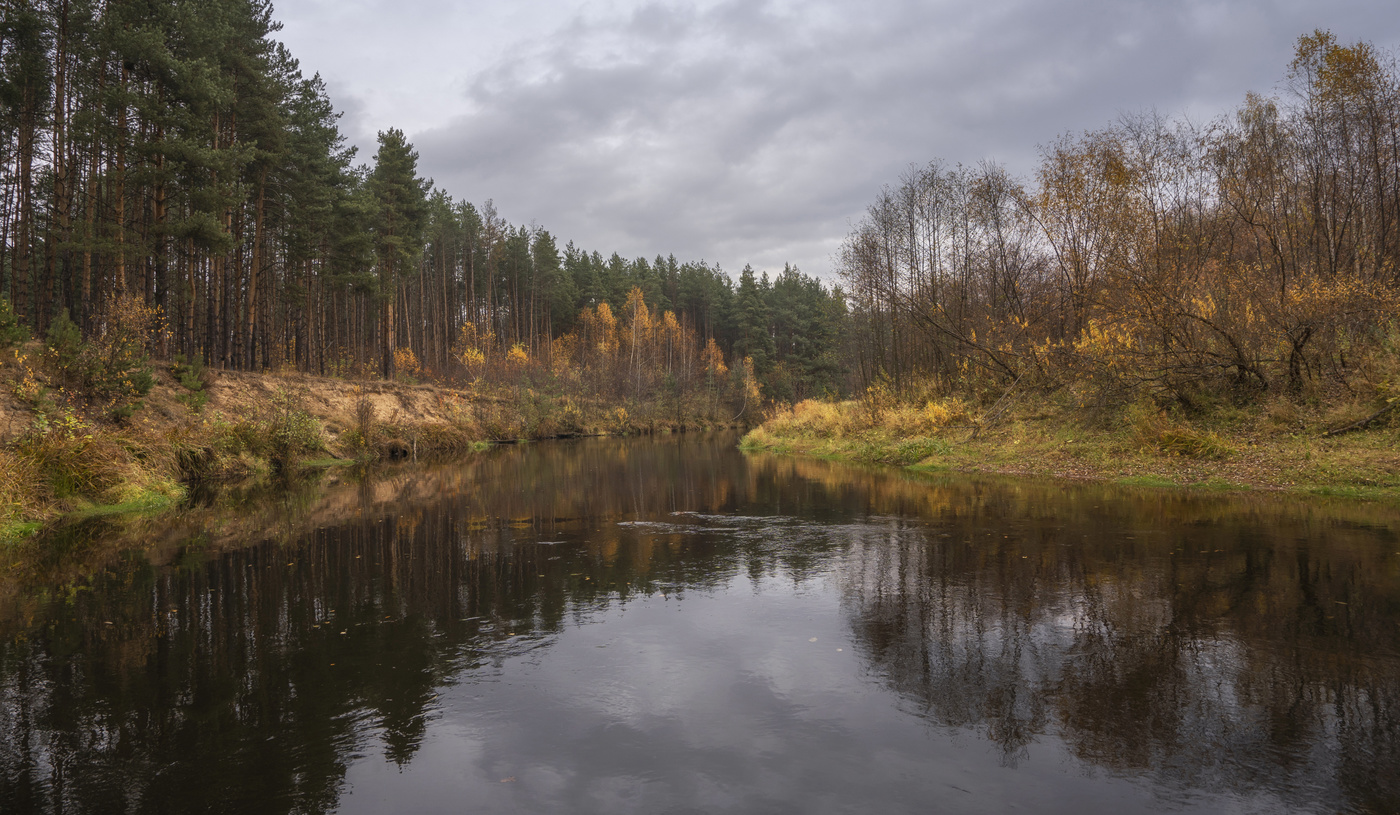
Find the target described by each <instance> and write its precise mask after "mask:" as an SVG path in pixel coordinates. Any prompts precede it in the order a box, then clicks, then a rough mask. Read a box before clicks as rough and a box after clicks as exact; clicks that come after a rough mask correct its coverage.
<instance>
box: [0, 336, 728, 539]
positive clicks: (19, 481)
mask: <svg viewBox="0 0 1400 815" xmlns="http://www.w3.org/2000/svg"><path fill="white" fill-rule="evenodd" d="M24 359H25V357H24V355H23V354H17V355H16V357H15V359H14V360H6V364H4V365H0V541H4V540H7V539H8V540H13V539H15V538H18V537H25V536H29V535H32V534H34V533H35V532H36V531H38V530H39V529H41V528H43V527H45V526H46V525H50V524H52V523H54V522H55V521H57V520H58V519H60V518H67V517H73V516H75V515H99V514H109V513H121V512H130V511H146V512H151V511H163V510H168V509H171V508H173V507H176V506H179V505H180V503H181V502H182V501H183V500H184V498H185V496H186V492H187V489H188V485H189V484H190V483H193V482H201V481H231V480H253V481H257V480H268V479H271V478H274V477H281V476H285V475H286V474H288V473H290V472H293V471H296V470H300V469H305V468H308V467H333V466H342V465H352V464H366V463H372V462H377V461H386V460H413V459H434V458H443V457H446V456H451V455H460V454H462V453H466V452H469V451H471V450H473V449H480V448H481V447H484V446H486V445H489V444H492V443H497V442H509V441H521V440H534V439H543V438H557V437H569V436H581V435H604V434H630V433H655V432H670V431H677V430H688V429H700V428H708V427H714V426H717V425H718V424H719V421H718V419H717V417H714V416H706V415H702V414H701V413H700V412H698V411H694V410H681V409H678V408H677V406H676V405H674V404H660V403H653V402H636V401H633V400H628V399H625V398H619V399H616V400H611V401H604V400H601V399H598V398H589V397H581V396H570V395H565V394H551V393H546V392H540V391H536V390H534V389H531V388H529V387H523V386H522V387H514V388H496V389H486V388H453V387H447V386H443V385H438V384H431V383H413V382H399V381H382V380H347V379H336V378H330V377H318V376H310V375H307V374H302V373H296V372H288V373H250V372H239V371H210V370H204V371H199V372H197V373H196V374H192V373H191V371H190V369H188V368H187V367H186V368H182V367H181V366H180V365H178V364H170V363H166V364H154V365H152V367H151V371H152V373H153V375H154V380H155V381H154V384H153V386H152V387H151V389H150V390H149V391H148V392H147V393H145V394H144V395H143V396H142V397H141V399H140V402H139V403H138V407H137V408H136V409H135V410H134V412H133V413H132V414H131V416H130V417H129V418H127V419H126V420H125V421H123V422H121V423H119V424H113V423H110V422H103V421H95V420H92V419H90V418H88V417H87V416H86V415H85V414H84V412H83V411H82V410H81V409H80V408H74V407H71V406H69V405H67V404H65V403H63V402H62V401H61V400H58V399H54V398H50V397H49V396H43V397H38V398H28V399H26V398H24V397H25V395H26V388H29V389H30V392H32V391H33V390H34V386H33V385H32V382H33V381H34V377H35V376H36V374H35V369H34V368H33V367H30V366H27V365H26V364H25V362H24ZM41 375H42V374H40V376H41ZM26 377H28V379H26ZM53 390H54V389H53V388H49V389H48V391H49V392H52V391H53Z"/></svg>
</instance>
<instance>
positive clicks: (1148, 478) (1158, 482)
mask: <svg viewBox="0 0 1400 815" xmlns="http://www.w3.org/2000/svg"><path fill="white" fill-rule="evenodd" d="M1113 483H1115V484H1120V485H1122V486H1124V487H1159V488H1160V487H1172V488H1175V487H1179V486H1181V485H1180V484H1178V483H1176V482H1175V481H1173V480H1172V479H1170V478H1167V477H1166V476H1161V475H1129V476H1124V477H1122V478H1118V479H1115V480H1114V482H1113Z"/></svg>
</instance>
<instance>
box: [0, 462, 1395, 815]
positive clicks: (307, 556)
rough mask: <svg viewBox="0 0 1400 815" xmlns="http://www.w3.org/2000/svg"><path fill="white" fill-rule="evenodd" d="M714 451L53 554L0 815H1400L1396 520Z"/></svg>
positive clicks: (386, 495)
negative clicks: (37, 814)
mask: <svg viewBox="0 0 1400 815" xmlns="http://www.w3.org/2000/svg"><path fill="white" fill-rule="evenodd" d="M736 442H737V437H735V436H734V435H732V434H728V435H725V434H721V435H704V436H697V435H687V436H680V437H673V438H670V439H662V440H652V439H633V440H618V439H587V440H579V441H569V442H549V443H540V444H533V445H522V446H515V447H500V448H496V449H494V450H491V451H488V452H486V453H483V454H480V455H477V456H474V457H472V458H471V459H470V460H468V461H465V462H462V463H458V464H452V465H438V466H432V467H407V468H402V469H394V470H389V471H386V472H384V473H380V474H377V475H376V476H374V477H371V478H368V479H365V480H362V481H353V480H349V479H345V480H339V479H334V478H332V479H331V481H332V482H334V483H327V484H321V485H312V486H302V487H300V488H298V489H296V490H291V491H288V492H286V493H282V494H279V495H275V496H261V497H259V496H246V497H244V498H243V499H241V501H239V502H237V503H236V506H235V507H234V508H229V507H228V506H227V505H226V504H227V502H225V503H223V504H218V503H216V504H215V505H214V506H212V507H208V508H200V509H195V510H192V511H191V512H190V513H188V514H187V515H186V516H185V517H183V518H181V519H180V520H179V521H178V522H170V521H156V522H148V523H147V525H146V526H144V527H142V526H140V525H139V524H138V525H137V526H136V527H135V528H134V529H133V528H130V527H128V528H126V529H124V530H123V531H122V532H121V533H120V534H122V535H125V536H126V542H125V543H122V544H120V545H115V544H111V543H110V542H104V541H102V540H100V539H95V538H94V537H93V536H94V534H97V533H93V532H91V531H86V532H85V531H82V530H70V531H69V532H68V533H66V534H67V537H65V538H62V539H61V540H59V541H58V542H56V543H54V544H52V545H51V546H50V550H52V553H51V554H47V555H44V556H34V557H32V558H31V559H30V560H29V561H25V565H24V566H23V568H22V569H21V567H20V566H18V565H17V566H15V567H13V569H12V571H14V572H15V574H13V575H12V579H11V581H10V585H9V587H8V589H6V591H5V592H4V593H3V595H2V596H0V812H5V813H22V812H64V813H79V812H104V813H105V812H123V811H124V812H133V813H134V812H250V813H254V812H256V813H275V812H344V813H390V812H403V813H438V812H441V813H449V812H450V813H459V812H597V813H604V812H606V813H626V812H646V813H656V812H678V813H679V812H707V813H709V812H793V813H822V812H879V813H896V812H919V813H927V812H969V813H972V812H979V813H980V812H987V813H1002V812H1013V811H1023V812H1037V813H1056V812H1063V813H1085V812H1105V813H1131V812H1212V813H1215V812H1226V813H1254V812H1258V813H1266V812H1267V813H1290V812H1297V813H1332V812H1375V813H1381V812H1397V811H1400V519H1398V518H1397V512H1396V511H1395V509H1394V508H1388V507H1383V506H1376V505H1364V504H1349V503H1341V502H1333V503H1326V502H1309V501H1301V500H1298V499H1295V498H1281V497H1276V496H1251V495H1245V496H1239V495H1234V496H1220V495H1199V494H1198V495H1192V494H1184V493H1180V492H1172V491H1153V490H1141V491H1133V490H1128V489H1122V488H1111V487H1105V486H1090V485H1066V484H1057V483H1049V482H1034V481H1011V480H1006V481H1000V480H978V479H968V478H963V477H952V476H943V477H939V476H916V475H910V474H907V473H902V472H892V471H888V470H875V469H862V468H856V467H849V466H843V465H839V464H834V463H830V462H822V461H811V460H802V459H793V458H784V457H777V456H768V455H757V456H749V455H744V454H742V453H740V452H739V451H737V450H736V449H735V443H736ZM101 534H103V535H106V534H111V535H116V534H118V533H117V532H110V533H109V532H102V533H101ZM16 557H19V555H16ZM74 564H77V565H74ZM94 569H95V572H96V573H95V575H92V576H89V577H83V576H81V575H82V572H83V571H84V570H88V571H92V570H94Z"/></svg>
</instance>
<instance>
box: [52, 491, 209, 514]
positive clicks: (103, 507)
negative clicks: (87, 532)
mask: <svg viewBox="0 0 1400 815" xmlns="http://www.w3.org/2000/svg"><path fill="white" fill-rule="evenodd" d="M183 497H184V493H183V490H180V491H179V492H178V494H176V495H167V494H166V493H163V492H154V491H151V492H145V493H142V494H140V495H138V496H136V497H134V498H131V499H130V500H127V501H123V502H121V503H119V504H88V505H86V506H83V507H80V508H78V509H76V510H74V511H72V512H70V513H68V514H67V515H66V516H65V518H67V519H70V520H78V521H84V520H88V519H90V518H105V517H108V516H111V515H126V514H135V513H142V512H160V511H162V510H166V509H170V508H171V507H173V506H175V505H176V504H177V503H179V502H180V500H181V499H182V498H183Z"/></svg>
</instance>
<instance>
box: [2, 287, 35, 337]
mask: <svg viewBox="0 0 1400 815" xmlns="http://www.w3.org/2000/svg"><path fill="white" fill-rule="evenodd" d="M27 339H29V331H28V330H27V329H26V328H25V327H24V326H23V325H21V324H20V321H19V315H18V314H15V309H14V306H12V305H10V298H8V297H6V296H5V295H3V294H0V349H3V348H9V347H10V346H11V345H18V344H19V343H22V342H24V341H25V340H27Z"/></svg>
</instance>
